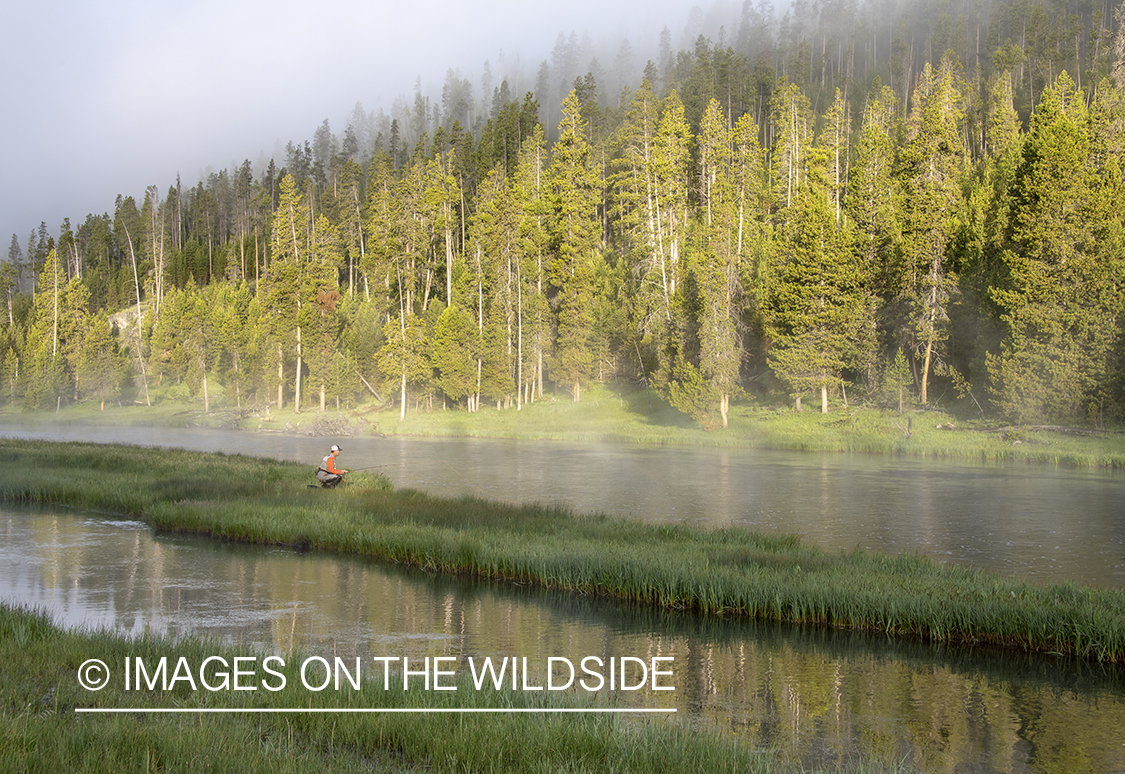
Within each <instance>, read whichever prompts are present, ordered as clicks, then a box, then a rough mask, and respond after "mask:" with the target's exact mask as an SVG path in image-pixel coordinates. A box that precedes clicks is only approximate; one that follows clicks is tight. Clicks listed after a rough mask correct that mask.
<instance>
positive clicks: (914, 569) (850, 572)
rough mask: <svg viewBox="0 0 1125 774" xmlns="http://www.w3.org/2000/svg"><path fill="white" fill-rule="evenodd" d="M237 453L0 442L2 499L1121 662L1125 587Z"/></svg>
mask: <svg viewBox="0 0 1125 774" xmlns="http://www.w3.org/2000/svg"><path fill="white" fill-rule="evenodd" d="M310 480H311V471H310V470H309V469H308V467H307V466H304V465H295V464H288V463H277V462H272V461H269V460H262V459H256V458H247V457H241V456H224V455H219V454H204V453H195V452H182V451H156V450H150V449H138V448H133V447H106V446H97V445H93V444H51V443H46V442H27V441H18V442H16V441H0V497H3V498H5V499H9V500H19V501H39V502H56V503H66V504H69V505H76V506H83V507H89V508H98V509H102V510H107V511H114V512H121V513H127V514H131V515H136V516H139V517H141V518H143V519H145V520H146V521H148V522H149V523H151V524H153V525H155V526H157V527H159V528H162V529H167V530H181V531H185V532H193V533H199V534H206V535H212V536H215V537H218V538H222V539H226V540H234V541H242V542H249V543H265V544H280V545H287V546H296V547H304V548H317V549H325V550H333V551H340V552H346V553H352V554H358V555H363V556H370V557H373V558H377V559H380V560H386V561H393V562H400V563H404V564H408V565H412V566H417V567H422V568H425V569H428V570H433V571H439V572H444V573H452V574H467V575H472V576H476V577H481V578H487V579H497V580H511V581H518V582H521V583H532V584H537V585H540V586H542V587H545V588H549V589H557V590H560V591H564V592H577V593H583V594H596V595H602V596H606V597H610V598H615V599H620V600H625V601H629V602H636V603H641V604H646V605H655V606H659V607H664V608H671V609H684V610H690V611H696V612H701V613H705V614H712V615H738V616H749V617H755V618H760V619H766V620H777V621H792V622H802V623H813V624H824V625H832V626H840V627H849V628H856V629H865V630H871V631H879V632H887V633H890V634H894V635H901V636H908V637H916V638H920V639H923V640H929V641H939V642H970V643H984V644H989V645H994V646H999V647H1005V648H1013V649H1019V650H1024V651H1033V652H1046V653H1060V654H1066V655H1069V656H1075V657H1078V658H1082V659H1090V660H1096V661H1105V662H1123V661H1125V593H1123V592H1120V591H1111V590H1096V589H1088V588H1083V587H1080V586H1077V585H1073V584H1052V585H1033V584H1028V583H1024V582H1018V581H1013V580H1008V579H1004V578H1001V577H999V576H997V575H994V574H991V573H986V572H982V571H976V570H969V569H965V568H960V567H950V566H942V565H938V564H937V563H935V562H932V561H930V560H928V559H925V558H922V557H919V556H913V555H902V556H887V555H882V554H876V553H871V552H865V551H854V552H847V553H835V552H827V551H823V550H820V549H818V548H816V547H812V546H808V545H805V544H802V543H801V542H800V541H799V540H798V539H796V538H794V537H787V536H780V537H778V536H766V535H762V534H758V533H755V532H752V531H749V530H745V529H722V530H704V529H698V528H692V527H686V526H667V525H649V524H643V523H638V522H632V521H624V520H615V519H609V518H605V517H578V516H575V515H573V514H571V513H569V512H566V511H563V510H561V509H555V508H542V507H535V506H513V505H506V504H499V503H491V502H487V501H484V500H480V499H476V498H460V499H454V500H446V499H440V498H436V497H431V496H427V495H424V494H421V493H419V492H415V491H410V490H405V491H399V492H394V491H390V487H389V485H388V484H387V483H386V482H385V480H384V479H382V478H380V477H376V476H367V477H366V478H364V477H361V476H357V477H355V478H353V479H351V480H350V482H349V483H348V484H347V485H346V486H344V487H341V488H340V489H337V490H333V491H322V490H316V489H308V488H306V484H307V483H308V482H309V481H310Z"/></svg>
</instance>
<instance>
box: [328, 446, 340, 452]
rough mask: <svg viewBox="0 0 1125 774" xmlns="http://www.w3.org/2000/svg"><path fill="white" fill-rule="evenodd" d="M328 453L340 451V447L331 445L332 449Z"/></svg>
mask: <svg viewBox="0 0 1125 774" xmlns="http://www.w3.org/2000/svg"><path fill="white" fill-rule="evenodd" d="M329 451H342V449H340V447H339V446H337V445H336V444H332V448H331V449H329Z"/></svg>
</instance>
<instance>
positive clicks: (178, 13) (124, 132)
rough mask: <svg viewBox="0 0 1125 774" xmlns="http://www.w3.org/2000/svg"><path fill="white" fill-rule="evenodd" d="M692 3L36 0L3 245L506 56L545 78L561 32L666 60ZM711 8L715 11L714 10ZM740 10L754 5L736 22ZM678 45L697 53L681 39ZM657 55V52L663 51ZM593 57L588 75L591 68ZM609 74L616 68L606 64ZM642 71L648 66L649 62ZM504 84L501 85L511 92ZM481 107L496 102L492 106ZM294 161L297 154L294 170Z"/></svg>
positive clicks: (6, 76) (2, 126)
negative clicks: (662, 47)
mask: <svg viewBox="0 0 1125 774" xmlns="http://www.w3.org/2000/svg"><path fill="white" fill-rule="evenodd" d="M691 7H692V0H656V2H654V1H653V0H565V2H561V3H557V4H556V3H542V2H535V0H487V2H482V1H481V0H417V1H415V2H412V1H411V0H389V1H388V0H376V1H374V2H371V1H368V2H360V1H359V0H354V1H353V0H317V2H315V3H313V2H296V0H180V2H166V1H165V0H110V1H109V2H91V0H35V1H34V2H15V1H13V2H8V3H5V4H4V9H3V11H0V18H2V19H3V23H2V26H3V29H4V31H5V34H4V40H3V42H2V43H0V100H2V102H0V104H2V105H3V113H2V115H3V118H2V119H0V140H2V141H0V149H2V150H0V170H2V175H3V177H2V178H0V180H2V183H0V238H2V239H3V247H2V248H0V251H2V253H0V254H2V255H3V257H7V252H8V245H9V244H10V240H11V235H12V234H13V233H15V234H16V235H17V237H18V239H19V243H20V246H21V248H24V249H26V242H27V237H28V234H29V232H30V231H31V230H32V229H35V228H37V227H38V225H39V223H40V221H46V223H47V228H48V230H49V233H50V234H51V235H52V236H54V237H55V238H56V239H57V237H58V230H59V224H60V223H61V222H62V219H63V218H64V217H69V218H70V219H71V222H72V224H73V225H74V226H77V225H78V224H80V223H81V222H82V221H83V220H84V219H85V217H86V214H87V213H91V212H94V213H99V214H100V213H103V212H111V213H112V210H113V204H114V198H115V197H116V195H117V194H119V193H120V194H124V195H131V196H133V197H135V198H136V199H137V203H138V205H139V204H140V202H141V200H142V199H143V197H144V190H145V187H146V186H148V185H151V184H155V185H157V186H158V187H159V188H160V190H161V192H162V193H163V192H164V191H166V190H167V187H168V186H169V185H171V184H172V183H174V182H175V178H176V175H177V174H179V175H180V176H181V179H182V181H183V183H184V185H185V186H191V185H194V184H195V183H196V182H198V181H199V179H200V177H201V175H202V173H203V172H204V171H205V170H206V169H207V168H209V167H210V168H213V169H215V170H218V169H222V168H226V167H229V166H231V165H232V164H235V163H240V162H241V161H242V160H243V159H250V160H251V161H252V162H255V163H257V161H258V160H259V159H260V158H261V157H262V155H263V154H268V155H272V154H273V153H274V151H275V149H276V148H278V147H283V146H284V144H285V143H286V142H288V141H290V140H293V141H295V142H303V141H304V140H311V139H312V135H313V132H314V131H315V130H316V128H317V126H319V125H320V123H321V122H322V121H323V120H324V119H326V118H327V119H328V120H329V123H330V126H331V128H332V130H333V132H334V133H335V134H337V135H342V133H343V130H344V127H345V124H346V119H347V117H348V116H349V115H350V114H351V112H352V109H353V107H354V106H355V104H356V102H360V103H362V104H363V106H364V108H366V109H367V110H368V111H377V110H378V109H380V108H382V109H383V110H384V111H385V112H388V113H389V112H390V110H391V106H392V103H393V101H394V100H395V98H396V97H404V98H406V99H408V100H412V99H413V91H414V84H415V82H416V80H417V79H418V78H419V77H421V79H422V84H423V92H424V93H426V94H427V96H430V95H433V96H438V97H440V90H441V85H442V83H443V82H444V78H445V73H446V71H447V70H448V69H450V68H453V69H460V70H461V71H462V74H463V75H464V76H465V77H468V78H470V79H471V80H472V81H473V83H474V85H477V84H479V77H480V73H481V71H482V65H483V63H484V62H485V61H486V60H489V61H490V62H491V67H492V72H493V73H494V75H495V74H496V73H498V69H499V68H498V62H499V59H500V53H501V51H503V55H504V59H505V60H506V61H508V62H515V61H517V60H518V61H520V62H521V63H522V66H523V68H524V69H526V70H527V71H529V72H530V73H531V74H532V77H534V72H535V71H536V70H537V69H538V66H539V63H540V62H542V61H543V60H544V59H547V58H549V55H550V51H551V49H552V48H553V47H554V44H555V41H556V38H557V36H558V34H559V33H560V32H563V33H566V34H569V33H570V32H571V31H575V32H577V33H578V34H579V36H582V35H583V33H587V34H589V35H590V37H591V38H592V39H593V40H594V41H595V42H598V41H600V40H602V39H609V38H620V37H623V36H626V35H627V36H628V37H629V40H630V42H631V44H632V46H633V47H634V48H635V49H637V50H638V53H640V51H641V50H642V49H643V50H646V51H647V50H648V49H650V48H651V49H653V50H655V47H656V42H657V40H658V37H659V32H660V29H661V28H662V27H663V26H665V25H667V26H668V27H669V28H670V29H671V30H672V31H673V33H674V34H678V33H679V32H680V31H681V30H682V29H683V27H684V25H685V21H686V20H687V18H688V15H689V12H690V10H691ZM697 13H698V12H697ZM735 13H737V11H736V12H735ZM673 42H674V44H675V45H676V47H678V46H679V43H680V41H678V40H675V39H674V40H673ZM647 56H651V54H646V57H647ZM586 64H587V63H582V66H583V67H585V65H586ZM603 64H604V65H607V66H608V64H609V63H608V62H607V63H603ZM643 65H644V60H643V59H642V60H641V61H640V62H639V63H638V67H639V68H641V67H643ZM495 84H496V85H499V83H498V81H496V82H495ZM478 96H479V95H478ZM279 161H280V159H279Z"/></svg>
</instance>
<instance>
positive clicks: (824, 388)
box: [820, 384, 828, 414]
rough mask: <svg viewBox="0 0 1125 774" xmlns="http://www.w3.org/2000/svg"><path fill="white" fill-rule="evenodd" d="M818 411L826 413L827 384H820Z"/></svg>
mask: <svg viewBox="0 0 1125 774" xmlns="http://www.w3.org/2000/svg"><path fill="white" fill-rule="evenodd" d="M820 413H821V414H827V413H828V385H827V384H822V385H820Z"/></svg>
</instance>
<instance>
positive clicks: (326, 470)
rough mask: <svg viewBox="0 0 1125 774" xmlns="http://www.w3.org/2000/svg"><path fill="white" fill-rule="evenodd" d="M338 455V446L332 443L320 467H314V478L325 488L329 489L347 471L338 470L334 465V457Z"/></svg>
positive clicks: (337, 482) (338, 481)
mask: <svg viewBox="0 0 1125 774" xmlns="http://www.w3.org/2000/svg"><path fill="white" fill-rule="evenodd" d="M339 456H340V447H339V446H337V445H336V444H332V449H331V451H330V452H329V454H328V456H327V457H325V458H324V460H323V461H322V462H321V463H320V467H319V468H317V469H316V480H317V481H319V482H320V485H321V486H322V487H324V488H325V489H331V488H332V487H334V486H336V484H339V483H340V479H342V478H343V477H344V474H345V473H347V472H348V471H346V470H340V469H339V468H337V467H336V458H337V457H339Z"/></svg>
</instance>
